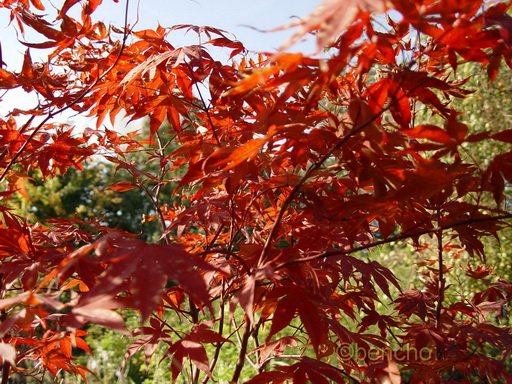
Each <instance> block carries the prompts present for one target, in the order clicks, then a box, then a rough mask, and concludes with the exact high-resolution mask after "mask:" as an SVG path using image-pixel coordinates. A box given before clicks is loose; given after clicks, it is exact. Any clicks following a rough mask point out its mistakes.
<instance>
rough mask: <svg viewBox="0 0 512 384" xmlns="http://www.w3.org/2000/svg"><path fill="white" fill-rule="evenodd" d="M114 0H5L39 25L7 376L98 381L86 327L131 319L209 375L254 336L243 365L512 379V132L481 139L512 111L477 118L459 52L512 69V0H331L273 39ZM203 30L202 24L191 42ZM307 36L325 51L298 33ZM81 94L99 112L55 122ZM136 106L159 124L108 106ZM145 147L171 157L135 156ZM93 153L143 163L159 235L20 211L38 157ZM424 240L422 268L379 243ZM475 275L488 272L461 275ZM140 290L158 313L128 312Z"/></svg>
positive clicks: (490, 70)
mask: <svg viewBox="0 0 512 384" xmlns="http://www.w3.org/2000/svg"><path fill="white" fill-rule="evenodd" d="M101 3H102V1H101V0H85V1H82V2H80V1H79V0H66V1H64V2H63V4H62V5H61V7H60V9H58V11H57V13H56V14H55V15H49V14H47V13H45V12H49V9H51V7H50V6H49V2H48V3H47V2H45V1H43V0H30V1H29V0H8V1H3V2H2V3H1V4H0V7H1V8H2V11H5V12H8V13H9V15H10V18H11V20H12V24H13V25H14V27H16V28H17V29H18V30H19V31H20V33H23V31H25V30H32V31H33V32H36V33H37V34H38V35H40V36H41V37H42V41H23V44H24V45H26V46H27V51H26V53H25V55H24V59H23V65H22V67H21V69H19V70H14V69H11V68H8V67H6V66H5V65H4V64H3V62H2V63H1V67H0V87H1V88H2V89H4V90H6V93H5V95H8V94H9V92H10V91H11V90H14V89H20V88H21V89H22V90H23V91H25V92H27V93H33V94H36V95H37V96H38V100H39V102H38V105H37V106H36V107H35V108H32V109H29V110H20V109H15V110H13V111H11V113H10V114H9V116H6V117H5V118H3V119H2V120H1V121H0V134H1V139H0V140H1V145H2V149H1V152H0V167H1V169H2V170H1V173H0V179H1V180H2V183H3V189H2V191H1V196H2V200H3V202H2V212H1V214H2V217H3V219H2V225H1V228H0V257H1V259H2V264H1V267H0V281H1V283H0V289H1V293H2V299H1V300H0V311H1V314H0V317H1V324H0V337H2V341H1V343H0V356H1V358H2V364H3V365H2V383H7V381H8V379H9V377H10V375H12V374H18V375H24V376H30V377H33V378H35V379H38V380H43V378H44V375H45V374H46V373H49V374H50V375H53V376H58V375H59V374H60V373H61V372H62V371H66V372H69V373H71V374H75V375H79V376H81V377H82V378H83V379H84V380H86V378H87V375H88V373H89V370H88V369H87V368H86V367H85V366H83V365H80V364H79V363H78V362H77V361H76V352H77V350H81V351H83V352H85V353H89V352H90V349H89V346H88V345H87V343H86V341H85V335H86V331H85V329H86V327H87V325H89V324H96V325H100V326H104V327H108V328H111V329H114V330H117V331H118V332H120V333H121V334H125V335H130V336H131V337H132V338H133V342H132V344H131V345H130V347H129V348H128V351H127V358H129V356H131V355H133V354H135V353H137V352H139V351H142V353H143V354H144V355H145V356H146V357H147V358H150V357H151V355H152V353H153V352H154V351H155V349H156V348H157V347H158V346H161V345H165V346H166V349H165V351H166V352H165V355H166V359H165V361H166V362H167V364H168V367H169V370H170V374H171V377H172V379H173V380H176V379H177V378H178V377H179V376H180V375H182V376H183V377H185V378H186V380H187V381H188V382H194V383H197V382H203V383H206V382H208V381H210V380H213V379H214V378H215V374H216V367H217V366H218V361H219V358H221V354H222V351H223V350H224V349H225V348H228V347H229V346H230V345H232V344H236V343H238V347H237V348H238V357H237V362H236V363H235V364H234V367H233V369H232V373H231V379H230V380H231V382H233V383H237V382H239V381H241V380H242V379H243V380H247V382H248V383H252V384H255V383H283V382H297V383H306V382H312V383H328V382H329V381H331V382H391V383H398V382H400V381H401V376H402V375H403V376H404V377H405V376H406V374H407V375H408V376H407V377H408V378H409V379H408V380H410V381H412V382H426V383H427V382H432V383H434V382H454V381H457V382H458V381H460V382H470V381H471V380H488V381H489V382H494V381H497V380H505V381H507V382H508V381H510V380H512V378H511V376H510V373H508V372H507V371H506V369H505V368H504V364H503V361H504V359H505V358H506V357H507V356H508V355H509V353H510V352H511V346H512V333H511V328H510V325H509V324H507V321H506V320H507V316H506V312H507V308H508V305H509V303H510V297H511V295H512V283H510V282H508V281H506V280H504V279H500V278H499V276H498V275H497V273H496V272H495V271H493V269H492V268H491V267H490V266H487V265H486V263H485V252H484V246H483V243H482V239H483V238H485V237H493V236H494V237H497V234H498V232H499V231H500V230H503V229H506V228H508V227H510V218H511V217H512V214H511V213H510V210H509V209H508V205H507V196H508V195H507V192H508V189H509V186H510V182H511V181H512V152H510V151H509V148H508V147H506V146H500V150H499V151H496V152H494V153H492V156H491V158H490V159H487V160H488V161H487V162H486V163H485V164H484V163H481V162H479V161H478V159H477V158H475V157H474V156H472V155H471V148H472V147H474V146H476V145H479V144H480V143H483V142H501V143H510V142H511V141H512V130H511V129H507V127H503V129H501V130H499V131H496V130H485V129H482V130H480V131H479V132H476V133H475V132H471V131H470V130H469V129H468V126H467V125H466V124H465V123H463V122H462V121H461V119H460V116H461V114H463V113H464V111H463V110H458V109H457V108H456V104H454V103H453V100H454V99H457V98H465V97H471V90H470V89H468V87H467V86H466V81H465V80H459V79H457V78H456V77H454V73H456V71H457V69H458V68H460V66H462V65H464V64H466V63H477V64H478V65H479V69H480V70H482V71H485V72H486V73H487V76H488V77H489V78H490V79H494V78H496V76H497V75H498V72H499V69H500V68H501V65H502V62H504V63H506V64H507V65H508V66H509V67H510V66H512V59H511V57H512V56H511V53H512V52H511V49H512V37H511V36H512V35H511V33H512V28H511V26H512V19H511V18H510V16H509V15H508V14H507V12H508V10H509V8H510V2H507V1H503V2H489V3H487V2H484V1H482V0H464V1H460V0H459V1H453V0H445V1H434V0H414V1H403V0H388V1H374V2H369V1H363V0H359V1H356V0H324V1H323V2H322V3H321V4H320V5H319V7H318V8H317V9H316V10H315V11H314V12H313V13H312V14H311V15H310V16H309V17H307V18H305V19H304V20H301V21H298V22H295V23H293V24H292V25H290V26H287V27H295V28H297V32H296V34H295V35H294V36H293V37H292V39H291V40H290V41H289V42H288V43H286V44H285V45H284V46H283V48H282V49H281V50H280V51H278V52H272V53H261V54H257V55H252V54H250V53H248V52H247V51H246V50H245V48H244V46H243V44H242V43H241V42H238V41H236V40H233V39H232V38H230V37H229V35H228V34H227V33H225V32H224V31H221V30H219V29H216V28H213V27H198V26H191V25H178V26H174V27H171V28H164V27H161V26H158V27H157V28H155V29H154V30H149V29H148V30H142V31H134V30H132V29H131V28H130V27H129V25H128V24H127V23H125V25H124V26H121V27H120V26H117V27H114V26H105V25H104V24H103V23H102V22H99V21H95V20H94V12H95V10H96V9H97V8H98V7H99V6H100V5H101ZM80 6H81V7H82V11H81V13H80V15H79V16H78V17H72V16H71V14H72V13H73V11H74V10H76V9H77V8H79V7H80ZM127 6H128V4H127V3H126V7H127ZM120 7H121V4H120ZM126 9H127V8H126ZM50 13H51V12H50ZM73 14H74V13H73ZM185 31H186V32H188V33H195V34H197V36H198V43H197V44H195V45H188V46H181V47H178V46H175V45H174V44H173V40H172V34H173V33H182V32H185ZM309 33H313V34H314V35H315V36H316V40H317V43H318V52H317V53H316V54H311V55H306V54H302V53H289V52H287V48H288V47H289V46H290V45H291V44H293V43H294V42H296V41H298V40H300V39H301V38H302V37H303V36H305V35H306V34H309ZM37 49H49V50H50V53H49V54H48V56H47V60H45V61H39V60H33V59H32V54H31V52H33V51H34V50H37ZM218 49H221V50H222V51H223V55H220V56H222V57H225V53H226V52H227V56H229V59H228V60H227V61H226V60H221V59H218V58H217V57H216V55H215V53H216V52H217V50H218ZM321 52H322V53H321ZM0 61H1V60H0ZM5 95H4V96H3V97H6V96H5ZM66 110H72V111H74V112H75V113H79V114H88V115H90V116H94V117H96V120H97V125H96V127H94V128H87V129H84V130H77V129H74V127H73V126H72V125H70V124H63V123H56V122H54V121H53V119H54V118H55V117H56V116H57V115H59V114H60V113H62V112H64V111H66ZM121 112H123V113H124V114H126V116H127V117H128V118H129V119H131V120H137V119H142V118H147V119H148V121H149V131H150V132H149V135H148V137H146V138H145V139H144V141H141V139H140V138H138V137H137V136H136V135H135V134H126V135H124V134H121V133H119V132H115V131H113V130H109V129H107V128H104V127H103V125H102V123H103V121H104V120H105V119H106V118H108V119H110V120H111V121H114V120H115V119H116V116H118V115H119V114H120V113H121ZM165 122H167V123H168V125H164V123H165ZM164 130H165V132H164ZM148 143H149V145H148ZM141 150H144V151H147V152H148V153H149V159H150V160H148V161H151V162H154V163H155V164H158V166H157V167H154V168H151V169H148V168H146V167H145V166H144V165H145V164H138V163H136V162H134V161H132V160H131V159H130V158H129V156H127V154H129V153H131V152H137V151H141ZM93 156H95V157H97V156H102V157H103V159H105V160H106V161H110V162H112V163H113V164H115V166H116V167H117V169H118V170H120V171H121V170H122V171H123V172H126V173H127V174H129V175H130V177H131V180H130V181H122V182H119V183H116V184H114V185H111V186H109V189H110V190H112V191H115V192H119V193H123V192H126V191H129V190H134V189H139V190H140V191H141V192H143V193H144V195H145V196H146V197H147V199H148V201H149V202H151V205H152V209H151V210H150V211H148V212H147V213H146V215H145V216H144V220H145V221H154V222H157V223H159V225H160V235H161V237H160V241H159V242H153V243H148V242H146V241H144V240H142V239H141V238H139V237H140V236H138V235H139V234H130V233H128V232H124V231H121V230H119V229H116V228H108V227H106V226H104V225H102V223H101V222H98V221H94V220H79V219H78V218H75V219H70V218H66V219H64V218H59V217H55V218H52V219H50V220H46V221H45V222H43V223H30V222H27V220H25V219H24V218H23V217H19V216H16V215H14V214H13V213H12V212H11V210H10V209H9V200H10V199H11V198H12V196H13V195H14V194H15V193H17V191H20V192H21V193H22V194H23V193H24V194H26V195H27V196H26V198H30V196H29V193H28V192H27V191H28V190H27V188H25V183H26V182H27V181H29V175H30V173H31V172H32V171H34V170H37V171H38V172H40V173H41V175H42V176H43V177H44V178H51V177H54V176H56V175H61V174H64V173H65V172H66V171H67V170H68V169H70V168H74V169H77V170H78V171H80V170H81V169H83V167H84V163H85V162H86V161H88V159H91V158H93ZM176 172H182V174H183V176H182V177H179V178H178V179H177V178H176V174H177V173H176ZM176 182H177V186H176V187H174V188H173V191H172V192H169V191H168V187H169V186H171V185H174V183H176ZM403 241H408V242H410V243H411V244H412V245H413V246H414V248H415V255H417V257H418V267H419V268H420V271H421V275H422V278H421V279H420V284H421V285H418V286H416V287H414V288H412V289H406V287H402V286H401V285H400V281H399V279H397V277H395V275H394V273H393V271H392V270H390V269H389V268H387V267H386V265H383V264H381V263H379V262H378V261H377V260H376V259H375V258H372V254H371V251H372V250H374V249H378V247H379V246H384V245H386V244H394V243H397V242H403ZM468 258H469V261H468ZM460 275H466V276H467V278H468V279H473V280H475V281H478V283H479V285H478V287H479V289H478V291H474V292H465V293H464V292H460V291H459V290H457V287H456V285H455V284H453V283H452V282H453V281H456V278H457V277H460ZM128 310H135V311H137V312H138V313H139V315H140V319H141V324H140V326H139V327H137V328H135V329H133V330H130V331H128V329H127V327H126V324H125V322H124V319H123V313H125V311H128ZM495 317H497V318H498V320H499V321H495ZM176 323H180V326H179V328H178V327H176V326H175V324H176ZM347 348H352V351H354V350H355V351H356V352H357V353H353V352H351V353H348V354H347V353H346V352H347V351H346V349H347ZM490 349H492V350H493V351H498V354H497V355H496V354H493V353H490V352H489V350H490ZM288 350H293V351H294V352H296V353H294V354H290V353H288V352H287V351H288ZM412 352H414V353H412ZM162 364H163V363H162ZM246 365H251V366H252V367H253V368H254V371H255V372H254V374H253V375H252V377H243V378H242V376H241V375H242V370H243V369H244V366H246Z"/></svg>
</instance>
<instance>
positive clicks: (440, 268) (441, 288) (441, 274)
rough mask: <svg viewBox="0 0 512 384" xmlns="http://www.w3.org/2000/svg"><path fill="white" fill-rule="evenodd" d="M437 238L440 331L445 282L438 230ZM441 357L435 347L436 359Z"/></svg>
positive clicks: (437, 316)
mask: <svg viewBox="0 0 512 384" xmlns="http://www.w3.org/2000/svg"><path fill="white" fill-rule="evenodd" d="M436 236H437V263H438V273H439V276H438V279H439V282H438V293H437V306H436V328H437V330H438V331H440V330H441V327H442V322H441V312H442V310H443V301H444V290H445V281H444V270H443V269H444V264H443V230H442V229H439V230H438V231H437V232H436ZM441 357H442V351H441V348H440V347H439V346H437V358H438V359H440V358H441Z"/></svg>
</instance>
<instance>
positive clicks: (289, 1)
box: [0, 0, 320, 117]
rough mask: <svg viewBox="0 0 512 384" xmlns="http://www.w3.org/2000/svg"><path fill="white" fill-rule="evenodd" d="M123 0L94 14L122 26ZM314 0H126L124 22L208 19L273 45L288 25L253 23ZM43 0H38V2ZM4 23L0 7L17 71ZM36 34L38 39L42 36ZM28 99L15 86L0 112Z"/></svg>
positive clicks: (142, 24)
mask: <svg viewBox="0 0 512 384" xmlns="http://www.w3.org/2000/svg"><path fill="white" fill-rule="evenodd" d="M125 1H126V0H120V1H119V2H118V3H116V2H114V0H103V4H102V5H101V6H100V7H99V8H98V10H97V11H96V12H95V17H94V18H95V20H101V21H103V22H104V23H105V24H114V25H117V26H122V25H123V20H124V9H125V4H126V3H125ZM319 2H320V0H140V1H137V0H130V3H129V4H130V9H129V23H130V24H131V25H133V24H134V23H135V21H136V20H137V19H138V21H137V25H136V26H135V28H134V29H135V30H139V29H147V28H155V27H156V26H157V25H158V24H160V25H162V26H164V27H169V26H172V25H176V24H195V25H208V26H211V27H216V28H220V29H224V30H226V31H227V32H230V33H232V34H233V35H234V36H235V37H236V38H237V39H238V40H240V41H241V42H242V43H244V45H245V46H246V48H248V49H249V50H251V51H258V52H261V51H274V50H275V49H277V48H278V47H280V46H281V45H282V44H283V43H284V42H285V41H286V40H287V39H288V37H289V36H290V35H291V34H292V33H293V31H290V30H287V31H284V32H268V33H263V32H259V31H258V30H257V29H259V30H270V29H272V28H276V27H279V26H282V25H285V24H288V23H290V22H292V21H294V20H297V17H299V18H302V17H305V16H307V15H308V14H309V13H310V12H311V11H312V10H313V9H314V8H315V7H316V6H317V5H318V4H319ZM48 3H49V2H46V1H44V4H48ZM53 3H54V4H55V5H56V6H59V5H60V4H62V3H63V0H59V1H55V0H54V1H53ZM79 7H80V5H79V4H77V5H75V6H74V7H73V9H72V11H73V13H74V14H75V15H77V14H78V13H79V10H80V8H79ZM49 11H51V8H50V9H49ZM50 13H51V12H50ZM8 24H9V18H8V13H7V12H0V31H1V33H0V42H1V44H2V52H3V60H4V61H5V62H6V63H7V69H9V70H14V71H17V70H19V69H20V67H21V63H22V59H23V53H24V52H25V49H26V47H24V46H23V45H21V44H20V43H19V42H18V41H17V37H16V35H15V34H14V31H13V29H12V26H9V25H8ZM251 27H253V28H251ZM28 36H29V37H27V39H28V40H30V39H31V37H30V35H28ZM172 38H175V39H177V40H176V41H174V40H171V41H172V42H173V43H174V44H175V45H177V46H179V45H181V44H184V43H183V42H182V41H180V37H179V34H174V35H173V36H172ZM37 40H38V41H44V37H43V38H38V39H37ZM299 49H300V50H305V51H306V52H308V53H313V52H314V50H315V46H314V44H313V42H312V41H308V42H305V43H304V42H303V43H299V44H297V45H296V46H295V47H294V48H292V50H299ZM31 53H32V57H33V58H35V59H36V60H37V57H41V56H40V55H41V54H42V52H41V53H39V55H38V52H36V51H35V50H31ZM29 99H30V97H29V98H27V96H26V95H24V94H23V93H22V92H21V91H15V92H10V93H9V95H8V96H7V97H4V98H3V100H0V117H2V115H5V114H6V113H7V111H8V110H10V109H11V108H13V106H16V107H21V108H27V107H29V106H28V105H26V104H27V102H29Z"/></svg>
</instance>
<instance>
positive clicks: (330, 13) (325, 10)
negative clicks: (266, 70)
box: [275, 0, 385, 51]
mask: <svg viewBox="0 0 512 384" xmlns="http://www.w3.org/2000/svg"><path fill="white" fill-rule="evenodd" d="M361 10H363V11H367V12H369V11H371V12H383V11H384V10H385V1H383V0H377V1H371V0H323V1H322V3H320V5H319V6H318V7H317V8H316V9H315V10H314V11H313V12H312V13H311V14H310V15H308V16H306V17H305V18H304V19H303V20H299V21H296V22H293V23H290V24H288V25H285V26H283V27H280V28H276V29H275V30H280V29H288V28H293V27H299V30H298V31H297V32H296V33H295V34H294V35H293V36H292V37H291V38H290V40H288V41H287V42H286V43H285V44H284V45H283V46H281V48H280V49H281V50H285V49H287V48H289V47H290V46H291V45H292V44H294V43H296V42H297V41H299V40H300V39H301V38H303V37H304V36H305V35H307V34H308V33H311V32H315V37H316V42H317V51H320V50H322V49H324V48H325V47H327V46H329V44H330V43H332V42H334V41H335V40H336V39H337V38H338V36H339V35H340V33H341V32H343V31H344V30H345V29H346V28H347V27H348V26H349V25H350V24H351V23H352V22H353V21H354V20H355V19H356V16H357V15H358V13H359V12H360V11H361Z"/></svg>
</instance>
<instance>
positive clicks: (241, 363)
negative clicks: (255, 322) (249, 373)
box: [230, 321, 252, 384]
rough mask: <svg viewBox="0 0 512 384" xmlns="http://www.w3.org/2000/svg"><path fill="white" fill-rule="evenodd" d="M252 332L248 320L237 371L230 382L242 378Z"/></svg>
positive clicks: (235, 383)
mask: <svg viewBox="0 0 512 384" xmlns="http://www.w3.org/2000/svg"><path fill="white" fill-rule="evenodd" d="M251 333H252V332H251V323H250V322H249V321H246V322H245V330H244V335H243V337H242V344H241V345H240V353H239V354H238V362H237V363H236V367H235V372H234V373H233V378H232V379H231V381H230V384H237V383H238V379H239V378H240V374H241V373H242V369H243V367H244V363H245V355H246V354H247V345H248V343H249V338H250V337H251Z"/></svg>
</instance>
